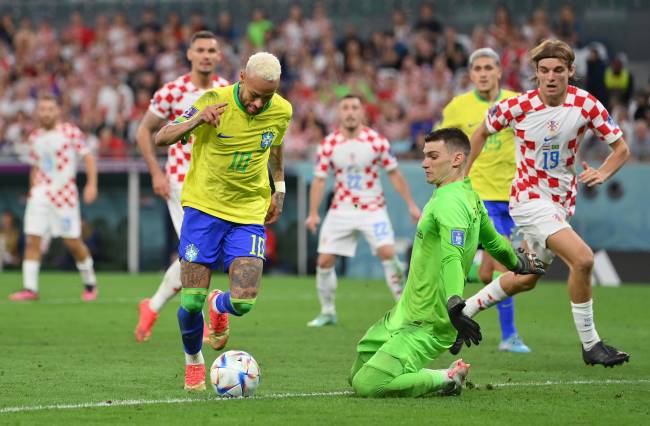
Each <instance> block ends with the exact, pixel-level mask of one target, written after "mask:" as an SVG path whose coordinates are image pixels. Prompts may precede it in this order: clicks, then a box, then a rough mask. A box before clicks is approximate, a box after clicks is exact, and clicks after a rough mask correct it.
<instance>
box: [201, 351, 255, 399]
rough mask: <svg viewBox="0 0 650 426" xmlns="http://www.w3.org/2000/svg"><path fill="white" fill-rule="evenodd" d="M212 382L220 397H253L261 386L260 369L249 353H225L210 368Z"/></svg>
mask: <svg viewBox="0 0 650 426" xmlns="http://www.w3.org/2000/svg"><path fill="white" fill-rule="evenodd" d="M210 382H211V383H212V387H213V388H214V390H215V392H217V395H219V396H232V397H238V396H253V395H254V394H255V390H256V389H257V387H258V386H259V384H260V367H259V366H258V365H257V361H255V359H254V358H253V357H252V356H251V355H250V354H249V353H247V352H244V351H228V352H224V353H222V354H221V355H219V357H218V358H217V359H215V360H214V362H213V363H212V367H210Z"/></svg>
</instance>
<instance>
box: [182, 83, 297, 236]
mask: <svg viewBox="0 0 650 426" xmlns="http://www.w3.org/2000/svg"><path fill="white" fill-rule="evenodd" d="M238 93H239V83H235V84H233V85H230V86H226V87H218V88H214V89H210V90H208V91H207V92H205V93H204V94H203V95H202V96H201V97H200V98H199V99H198V100H197V101H196V102H195V103H194V104H193V105H192V106H190V107H189V108H188V109H187V110H186V111H185V113H184V114H183V115H182V116H181V117H179V118H178V119H177V120H176V121H177V122H181V121H185V120H188V119H190V118H192V117H193V116H195V115H196V114H199V113H200V112H201V111H202V110H203V109H205V108H206V107H207V106H208V105H213V104H218V103H224V102H225V103H227V104H228V105H227V106H226V107H225V110H224V112H223V113H222V114H221V120H220V122H219V126H217V127H214V126H212V125H210V124H207V123H203V124H201V125H200V126H198V127H196V128H195V129H194V130H193V131H192V133H193V135H194V142H193V146H192V160H191V163H190V169H189V171H188V173H187V176H186V177H185V183H184V184H183V192H182V194H181V204H182V205H183V207H185V206H189V207H193V208H195V209H197V210H200V211H202V212H204V213H208V214H210V215H213V216H216V217H218V218H220V219H224V220H227V221H230V222H235V223H241V224H263V223H264V218H265V216H266V211H267V210H268V207H269V204H270V202H271V188H270V186H269V176H268V172H267V164H268V161H269V149H270V147H271V145H280V144H282V138H283V137H284V133H285V131H286V130H287V126H288V125H289V121H290V120H291V115H292V108H291V104H290V103H289V101H287V100H286V99H284V98H283V97H282V96H280V95H278V94H277V93H276V94H274V95H273V97H272V98H271V100H270V101H269V103H268V104H267V105H266V106H265V107H264V109H263V110H262V112H260V113H259V114H257V115H250V114H248V113H247V112H246V109H245V108H244V106H243V105H242V104H241V102H240V101H239V97H238Z"/></svg>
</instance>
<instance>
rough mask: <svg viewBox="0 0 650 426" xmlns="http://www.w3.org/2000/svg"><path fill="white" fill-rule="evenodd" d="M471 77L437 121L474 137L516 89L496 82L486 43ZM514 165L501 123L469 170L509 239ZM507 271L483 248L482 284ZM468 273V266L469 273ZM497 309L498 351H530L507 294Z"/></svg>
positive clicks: (495, 61) (509, 134)
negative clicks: (497, 105)
mask: <svg viewBox="0 0 650 426" xmlns="http://www.w3.org/2000/svg"><path fill="white" fill-rule="evenodd" d="M469 76H470V79H471V80H472V83H474V87H475V89H474V90H473V91H471V92H467V93H465V94H462V95H459V96H456V97H455V98H453V99H452V100H451V102H449V104H448V105H447V106H446V107H445V109H444V110H443V111H442V122H441V123H440V126H439V127H440V128H444V127H456V128H459V129H461V130H462V131H463V132H464V133H465V134H466V135H467V137H470V136H472V133H473V132H474V130H476V127H477V126H478V125H480V124H481V123H482V121H483V119H484V118H485V113H486V112H487V110H488V109H489V108H490V107H491V106H492V105H493V104H494V103H495V102H499V101H501V100H502V99H507V98H511V97H513V96H517V93H516V92H511V91H509V90H504V89H501V88H500V87H499V80H500V79H501V65H500V61H499V55H497V53H496V52H495V51H494V50H492V49H490V48H489V47H486V48H482V49H478V50H476V51H474V52H473V53H472V54H471V55H470V57H469ZM515 170H516V166H515V137H514V133H513V131H512V129H510V128H505V129H503V130H501V131H500V132H498V133H495V134H493V135H491V136H490V137H489V138H488V140H487V141H486V143H485V146H484V147H483V151H481V154H480V155H479V156H478V157H477V158H476V161H474V165H473V166H472V170H471V172H470V174H469V177H470V178H472V187H473V188H474V190H475V191H476V192H477V193H478V195H480V196H481V199H482V200H483V204H484V205H485V208H486V209H487V212H488V214H489V215H490V219H491V220H492V223H493V224H494V227H495V228H496V230H497V232H499V233H500V234H501V235H503V236H505V237H507V238H510V236H511V234H512V230H513V228H514V226H515V224H514V222H513V221H512V218H511V217H510V213H509V211H508V200H509V199H510V187H511V186H512V178H513V177H514V175H515ZM472 269H474V267H473V268H472ZM506 271H507V269H506V268H505V267H504V266H503V265H501V264H500V263H498V262H495V261H494V259H492V257H490V254H489V253H487V252H486V251H483V255H482V257H481V265H480V268H478V276H479V279H480V280H481V281H482V282H483V283H484V284H489V283H490V282H492V280H493V279H494V278H496V277H497V276H499V275H501V274H502V273H504V272H506ZM471 272H472V270H471V269H470V274H471ZM497 310H498V311H499V322H500V324H501V343H499V350H501V351H507V352H518V353H527V352H530V348H529V347H528V346H526V344H524V342H523V340H522V339H521V338H520V337H519V334H518V333H517V328H516V327H515V307H514V301H513V299H512V298H511V297H509V298H507V299H504V300H502V301H501V302H499V303H498V304H497Z"/></svg>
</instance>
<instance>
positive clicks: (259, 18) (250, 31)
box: [246, 8, 273, 49]
mask: <svg viewBox="0 0 650 426" xmlns="http://www.w3.org/2000/svg"><path fill="white" fill-rule="evenodd" d="M252 18H253V19H252V20H251V22H250V23H249V24H248V28H247V30H246V34H247V35H248V41H250V43H251V44H252V45H253V48H255V49H261V48H263V47H264V44H265V42H266V33H267V32H269V31H271V29H272V28H273V23H272V22H271V21H269V20H268V19H267V18H266V15H265V14H264V11H263V10H262V9H260V8H255V9H254V10H253V17H252Z"/></svg>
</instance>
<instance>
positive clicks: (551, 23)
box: [0, 3, 650, 161]
mask: <svg viewBox="0 0 650 426" xmlns="http://www.w3.org/2000/svg"><path fill="white" fill-rule="evenodd" d="M131 18H134V17H131V16H128V17H127V15H126V14H125V13H115V14H110V15H109V14H99V15H97V16H95V18H94V20H93V21H92V22H89V21H87V20H85V19H84V17H83V16H82V15H81V14H80V13H73V14H71V15H70V17H69V21H68V22H67V23H66V24H64V25H62V26H61V27H58V28H54V27H53V26H52V24H51V23H50V22H49V21H47V20H43V21H41V22H33V21H32V20H30V19H29V18H26V17H25V18H22V19H20V20H17V19H14V17H13V16H12V15H10V14H5V15H4V16H2V18H1V19H0V156H3V157H11V158H17V159H19V160H23V161H25V160H26V157H27V152H28V148H27V146H26V140H27V138H26V135H27V134H28V133H29V131H30V129H31V127H32V126H33V125H34V123H33V119H32V116H33V112H34V107H35V99H36V96H37V94H38V93H39V92H40V91H51V92H54V93H55V94H56V95H60V99H61V101H62V102H63V105H64V113H65V115H67V117H68V118H69V119H70V120H72V121H73V122H75V123H76V124H78V125H79V126H80V127H81V128H82V129H83V130H84V131H85V132H86V134H87V135H88V138H89V142H90V144H91V146H92V147H93V148H94V149H95V150H96V152H97V154H98V155H99V157H100V158H112V159H126V158H128V157H130V156H133V155H136V149H135V142H134V141H135V131H136V127H137V125H138V122H139V120H140V119H141V117H142V116H143V114H144V112H145V111H146V110H147V108H148V105H149V99H150V98H151V95H152V94H153V93H154V91H155V90H156V89H157V88H158V87H159V86H160V85H161V84H163V83H165V82H167V81H169V80H172V79H174V78H176V77H177V76H179V75H181V74H183V73H185V72H187V71H188V62H187V60H186V59H185V54H184V52H185V49H186V47H187V41H188V40H189V38H190V35H191V34H192V33H193V32H195V31H198V30H202V29H207V30H211V31H213V32H215V34H217V35H218V36H219V37H220V39H221V47H222V51H223V59H222V61H221V63H220V65H219V68H218V73H219V75H220V76H222V77H224V78H227V79H229V80H231V81H234V80H236V79H237V78H238V72H239V69H240V67H241V64H242V60H243V58H247V57H248V56H249V55H250V54H251V53H252V52H254V51H256V50H260V49H266V50H269V51H271V52H273V53H275V54H276V55H277V56H278V57H280V58H281V60H282V65H283V74H282V89H281V92H282V93H283V94H285V95H287V97H288V99H289V100H290V101H291V102H292V104H293V107H294V120H293V122H292V123H291V126H290V129H289V131H288V132H287V135H286V137H285V153H286V155H287V157H288V159H289V160H312V159H313V157H314V152H315V149H316V146H317V144H318V143H319V142H320V140H321V139H322V137H323V136H324V135H325V134H326V133H327V132H328V131H329V130H330V129H331V128H332V126H333V125H334V121H335V111H336V108H334V105H335V102H336V100H337V99H340V98H341V97H342V96H344V95H345V94H348V93H350V92H355V93H360V94H362V95H363V96H364V97H365V99H366V100H367V116H368V120H369V122H370V125H372V126H374V127H375V128H376V129H378V130H379V131H380V132H382V133H383V134H385V135H386V137H387V138H388V139H389V140H391V141H392V148H393V150H394V151H395V153H396V154H397V155H398V156H401V157H405V158H419V156H420V150H421V148H420V146H421V144H422V143H423V139H424V134H425V133H426V132H428V131H429V130H430V129H431V128H432V126H433V125H434V124H435V123H436V122H437V121H438V120H439V119H440V114H441V111H442V109H443V107H444V106H445V105H446V103H447V102H448V101H449V100H450V99H451V97H452V96H454V95H456V94H459V93H462V92H466V91H468V90H471V82H470V81H469V77H468V74H467V70H466V68H465V67H466V65H467V58H468V56H469V54H470V53H471V52H472V51H473V50H474V49H476V48H480V47H485V46H489V47H492V48H494V49H495V50H497V51H498V52H499V53H500V55H501V62H502V69H503V79H502V82H503V86H504V87H506V88H510V89H512V90H515V91H523V90H527V89H529V88H531V87H532V86H533V82H532V81H531V76H532V70H531V68H530V67H529V65H528V61H527V57H526V53H527V51H528V50H529V49H530V48H531V47H532V46H534V45H536V44H537V43H538V42H539V41H540V40H542V39H545V38H549V37H556V38H560V39H562V40H564V41H567V42H568V43H569V44H571V45H572V46H573V47H574V48H575V50H576V56H577V57H576V68H577V79H576V81H575V83H574V84H577V85H579V86H582V87H584V88H586V89H587V90H589V91H590V92H591V93H593V94H594V95H595V96H596V97H597V98H599V99H601V100H603V101H604V102H605V103H606V104H607V106H608V108H609V110H610V111H611V112H612V115H613V117H614V118H615V120H616V121H617V122H618V124H619V125H620V127H621V128H622V129H623V130H624V133H625V138H626V140H627V141H628V144H629V145H630V148H631V151H632V156H633V158H634V159H636V160H637V161H650V130H649V123H650V85H648V84H646V82H638V81H636V82H635V81H634V79H633V78H632V74H631V73H630V72H629V70H628V68H627V66H626V62H627V61H626V57H625V55H624V54H622V53H615V54H613V53H611V52H607V49H606V48H605V47H604V45H603V44H602V43H599V42H597V41H590V42H589V43H585V42H586V41H587V40H582V35H581V25H580V22H579V20H578V19H577V17H576V15H575V13H574V11H573V10H572V8H571V7H570V6H564V7H563V8H561V9H560V10H559V11H558V13H557V15H556V16H549V14H548V13H547V11H546V10H544V9H537V10H535V11H534V12H533V14H532V16H530V17H529V19H528V20H527V21H526V22H523V23H519V22H515V19H514V18H513V16H512V15H511V14H510V13H509V11H508V10H507V9H506V8H505V7H498V8H497V9H496V10H495V13H494V17H493V19H492V22H486V23H485V25H481V26H476V27H474V28H473V29H472V31H471V33H469V34H462V33H460V32H458V31H457V30H456V29H455V28H454V27H453V26H450V25H447V24H446V23H444V17H442V16H437V15H436V12H435V9H434V8H433V7H432V6H430V5H426V4H425V5H423V6H421V8H420V9H419V10H411V11H409V12H406V11H405V10H399V9H397V10H394V11H392V12H390V13H389V16H388V17H387V20H386V25H385V28H384V30H375V31H372V32H371V33H370V35H369V36H368V37H362V36H360V35H359V32H358V31H357V30H358V28H356V27H349V28H347V29H346V30H345V31H342V32H336V31H335V29H334V26H333V24H332V20H331V19H330V18H329V17H328V12H327V10H326V8H325V7H324V6H323V5H322V4H318V3H317V4H316V5H315V6H314V7H313V11H312V12H311V13H310V16H306V13H305V11H304V10H303V9H302V8H301V7H300V6H298V5H294V6H291V7H290V8H289V11H288V17H287V18H286V19H285V20H284V21H282V22H272V21H270V20H269V19H267V18H266V17H265V13H264V11H263V10H261V9H255V10H254V11H253V12H252V15H251V19H250V22H249V23H248V25H247V27H241V28H239V27H237V26H235V25H234V23H233V18H232V16H231V15H230V13H229V12H228V11H227V10H223V11H220V12H218V13H217V14H216V16H204V15H203V14H200V13H192V14H191V15H190V17H189V19H187V20H183V19H181V16H180V15H179V14H177V13H171V14H169V15H167V16H166V17H165V18H164V19H160V20H159V17H158V16H157V14H156V13H155V12H154V11H153V10H146V11H144V12H143V13H142V15H141V16H136V17H135V18H136V19H132V20H131ZM130 21H131V22H130ZM378 26H381V24H378ZM601 145H603V146H601ZM585 146H586V147H587V150H588V157H592V158H603V157H604V155H605V154H606V153H607V148H606V147H604V144H599V143H597V141H596V140H595V138H590V139H588V140H587V141H586V143H585ZM583 152H584V151H583Z"/></svg>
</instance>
